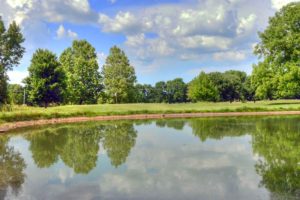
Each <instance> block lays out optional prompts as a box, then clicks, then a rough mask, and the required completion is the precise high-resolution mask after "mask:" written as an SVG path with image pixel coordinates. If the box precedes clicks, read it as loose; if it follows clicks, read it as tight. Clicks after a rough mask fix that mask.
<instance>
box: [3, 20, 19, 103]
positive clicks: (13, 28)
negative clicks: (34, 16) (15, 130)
mask: <svg viewBox="0 0 300 200" xmlns="http://www.w3.org/2000/svg"><path fill="white" fill-rule="evenodd" d="M23 42H24V38H23V35H22V33H21V30H20V27H19V26H18V25H17V24H16V23H15V22H12V23H11V24H10V25H9V28H8V30H6V29H5V26H4V23H3V20H2V18H1V16H0V105H1V104H3V103H6V102H7V98H8V94H7V85H8V84H7V80H8V77H7V71H8V70H12V68H13V67H14V66H16V65H18V64H19V61H20V59H21V58H22V56H23V54H24V52H25V49H24V47H22V46H21V44H22V43H23Z"/></svg>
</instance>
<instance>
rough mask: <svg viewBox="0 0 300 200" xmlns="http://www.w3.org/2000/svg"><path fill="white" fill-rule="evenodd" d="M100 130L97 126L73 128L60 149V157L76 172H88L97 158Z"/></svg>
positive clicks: (94, 165)
mask: <svg viewBox="0 0 300 200" xmlns="http://www.w3.org/2000/svg"><path fill="white" fill-rule="evenodd" d="M99 141H100V132H99V130H98V129H97V127H91V128H84V129H73V130H72V132H70V131H69V134H68V135H67V142H66V144H65V146H64V148H63V149H62V150H61V159H62V160H63V161H64V163H65V164H66V165H68V166H69V167H71V168H73V169H74V171H75V172H76V173H88V172H89V171H91V170H92V169H93V168H94V167H96V162H97V159H98V151H99Z"/></svg>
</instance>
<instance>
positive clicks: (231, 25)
mask: <svg viewBox="0 0 300 200" xmlns="http://www.w3.org/2000/svg"><path fill="white" fill-rule="evenodd" d="M266 5H268V6H269V8H270V9H271V3H270V2H269V3H268V4H267V3H266V2H263V1H260V0H255V2H249V1H245V0H231V1H224V0H215V1H209V0H201V1H190V2H188V3H169V4H160V5H159V6H150V7H145V8H143V9H142V10H141V9H135V8H133V9H129V10H127V11H119V12H118V13H116V15H115V16H108V15H106V14H103V13H100V14H99V19H98V22H99V24H100V26H101V29H102V31H104V32H112V33H119V34H122V35H124V36H125V37H126V41H125V50H126V51H127V52H129V54H130V56H131V57H133V58H134V59H138V60H144V61H147V62H151V61H152V62H154V60H157V59H160V58H165V59H173V58H174V57H176V58H180V59H183V60H193V61H201V59H210V58H215V61H223V60H224V59H225V57H229V59H228V60H234V61H239V60H244V59H246V58H247V56H248V54H244V53H238V52H234V51H233V50H231V49H241V50H242V51H249V50H251V49H250V48H251V44H253V43H255V42H257V31H258V27H265V24H266V21H267V20H268V18H267V17H266V16H265V15H262V14H259V13H261V12H264V13H265V11H266ZM266 12H267V11H266ZM218 52H222V53H218ZM223 52H227V53H223ZM148 64H149V63H148Z"/></svg>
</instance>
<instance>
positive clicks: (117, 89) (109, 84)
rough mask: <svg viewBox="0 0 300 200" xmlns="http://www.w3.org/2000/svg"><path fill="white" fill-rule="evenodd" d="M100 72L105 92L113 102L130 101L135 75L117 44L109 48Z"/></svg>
mask: <svg viewBox="0 0 300 200" xmlns="http://www.w3.org/2000/svg"><path fill="white" fill-rule="evenodd" d="M102 74H103V77H104V81H103V82H104V86H105V92H106V93H107V95H108V96H109V97H110V99H111V100H112V101H113V102H114V103H127V102H131V101H132V99H133V96H134V94H133V92H134V84H135V82H136V76H135V70H134V68H133V67H132V66H131V65H130V63H129V60H128V58H127V56H126V55H125V53H124V51H122V50H121V49H119V48H118V47H117V46H114V47H112V48H111V49H110V52H109V55H108V56H107V58H106V61H105V65H104V66H103V69H102Z"/></svg>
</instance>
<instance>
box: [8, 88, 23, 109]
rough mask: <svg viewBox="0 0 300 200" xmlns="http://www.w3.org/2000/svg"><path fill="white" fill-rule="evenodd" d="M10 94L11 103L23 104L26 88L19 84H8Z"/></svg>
mask: <svg viewBox="0 0 300 200" xmlns="http://www.w3.org/2000/svg"><path fill="white" fill-rule="evenodd" d="M8 96H9V100H10V103H11V104H17V105H21V104H23V98H24V88H23V87H22V86H21V85H19V84H9V85H8Z"/></svg>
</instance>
